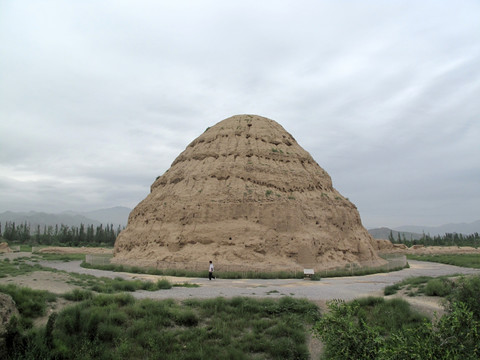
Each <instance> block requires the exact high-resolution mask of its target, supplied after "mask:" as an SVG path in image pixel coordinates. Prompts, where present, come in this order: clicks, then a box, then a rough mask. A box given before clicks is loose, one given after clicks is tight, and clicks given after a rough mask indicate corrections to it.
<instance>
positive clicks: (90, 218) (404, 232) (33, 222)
mask: <svg viewBox="0 0 480 360" xmlns="http://www.w3.org/2000/svg"><path fill="white" fill-rule="evenodd" d="M131 211H132V209H130V208H127V207H123V206H116V207H112V208H108V209H98V210H93V211H84V212H76V211H64V212H62V213H56V214H51V213H45V212H37V211H30V212H12V211H6V212H4V213H0V223H1V224H5V222H7V221H10V222H15V224H17V225H19V224H21V223H25V222H27V223H28V224H30V229H31V230H32V231H33V229H35V228H36V227H37V226H38V225H40V226H41V227H42V228H43V226H44V225H46V226H50V225H51V226H55V225H61V224H63V225H66V226H75V227H78V226H80V224H84V225H94V226H98V225H100V224H103V225H107V224H113V226H114V227H115V228H116V227H118V226H120V227H124V226H127V221H128V216H129V215H130V212H131ZM390 231H391V232H392V235H393V238H394V239H397V238H398V234H400V236H401V238H402V239H403V237H404V236H405V239H407V240H410V239H412V240H418V239H420V238H421V237H422V235H423V233H425V234H429V235H430V236H434V235H445V233H458V234H465V235H470V234H474V233H476V232H477V233H480V220H477V221H474V222H472V223H456V224H454V223H452V224H445V225H440V226H417V225H406V226H399V227H396V228H393V229H390V228H386V227H382V228H375V229H369V230H368V232H369V233H370V234H371V235H372V236H373V237H374V238H375V239H388V237H389V236H390Z"/></svg>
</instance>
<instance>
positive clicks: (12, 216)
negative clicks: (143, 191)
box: [0, 206, 132, 231]
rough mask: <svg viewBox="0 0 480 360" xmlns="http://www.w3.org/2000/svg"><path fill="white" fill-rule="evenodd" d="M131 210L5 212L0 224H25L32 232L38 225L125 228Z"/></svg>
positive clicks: (124, 208) (125, 208)
mask: <svg viewBox="0 0 480 360" xmlns="http://www.w3.org/2000/svg"><path fill="white" fill-rule="evenodd" d="M130 211H132V209H129V208H127V207H122V206H117V207H113V208H108V209H99V210H93V211H87V212H75V211H65V212H62V213H57V214H50V213H44V212H36V211H29V212H12V211H6V212H4V213H1V214H0V223H2V224H5V223H6V222H7V221H9V222H15V224H16V225H19V224H21V223H25V222H27V223H28V224H30V229H31V231H33V229H35V228H36V227H37V226H38V225H40V227H42V228H43V226H45V225H46V226H55V225H61V224H63V225H66V226H70V227H71V226H74V227H78V226H80V224H84V225H94V226H99V225H100V224H103V225H107V224H113V226H114V228H117V227H118V226H120V227H124V226H127V221H128V215H129V214H130Z"/></svg>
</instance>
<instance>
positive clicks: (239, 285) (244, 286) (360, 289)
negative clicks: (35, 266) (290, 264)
mask: <svg viewBox="0 0 480 360" xmlns="http://www.w3.org/2000/svg"><path fill="white" fill-rule="evenodd" d="M80 263H81V262H80V261H70V262H52V261H42V262H40V265H42V266H45V267H51V268H55V269H58V270H64V271H67V272H74V273H80V274H90V275H94V276H104V277H110V278H115V277H121V278H124V279H142V280H157V279H161V278H167V279H168V280H169V281H171V282H173V283H183V282H190V283H195V284H198V285H200V287H197V288H186V287H173V288H172V289H170V290H159V291H153V292H152V291H136V292H135V293H133V296H134V297H135V298H138V299H144V298H150V299H169V298H173V299H179V300H183V299H188V298H215V297H219V296H220V297H235V296H251V297H258V298H265V297H274V298H276V297H281V296H292V297H295V298H306V299H309V300H315V301H319V300H332V299H343V300H351V299H354V298H358V297H363V296H369V295H377V296H381V295H383V289H384V288H385V287H386V286H388V285H392V284H395V283H397V282H400V281H402V280H403V279H405V278H408V277H416V276H441V275H455V274H480V269H471V268H463V267H458V266H452V265H445V264H439V263H432V262H423V261H414V260H410V261H409V264H410V268H409V269H403V270H400V271H394V272H390V273H382V274H373V275H365V276H351V277H338V278H324V279H322V280H321V281H308V280H299V279H286V280H258V279H241V280H230V279H216V280H211V281H209V280H208V279H207V278H205V279H203V278H178V277H165V276H155V275H143V274H131V273H124V272H113V271H103V270H95V269H85V268H82V267H80ZM220 276H221V274H220Z"/></svg>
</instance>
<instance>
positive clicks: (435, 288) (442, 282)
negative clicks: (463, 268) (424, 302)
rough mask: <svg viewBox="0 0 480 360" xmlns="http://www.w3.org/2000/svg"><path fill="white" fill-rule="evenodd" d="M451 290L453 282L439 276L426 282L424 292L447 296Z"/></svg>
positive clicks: (430, 294)
mask: <svg viewBox="0 0 480 360" xmlns="http://www.w3.org/2000/svg"><path fill="white" fill-rule="evenodd" d="M452 290H453V282H452V281H451V280H449V279H444V278H439V279H432V280H429V281H428V282H427V284H426V285H425V288H424V290H423V291H424V293H425V295H427V296H441V297H444V296H447V295H449V294H450V293H451V292H452Z"/></svg>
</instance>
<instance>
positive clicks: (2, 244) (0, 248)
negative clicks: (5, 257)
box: [0, 242, 12, 253]
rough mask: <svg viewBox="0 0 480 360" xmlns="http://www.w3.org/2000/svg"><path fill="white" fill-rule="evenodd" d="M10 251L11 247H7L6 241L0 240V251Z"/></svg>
mask: <svg viewBox="0 0 480 360" xmlns="http://www.w3.org/2000/svg"><path fill="white" fill-rule="evenodd" d="M9 252H12V249H10V248H9V247H8V244H7V243H6V242H0V253H9Z"/></svg>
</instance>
